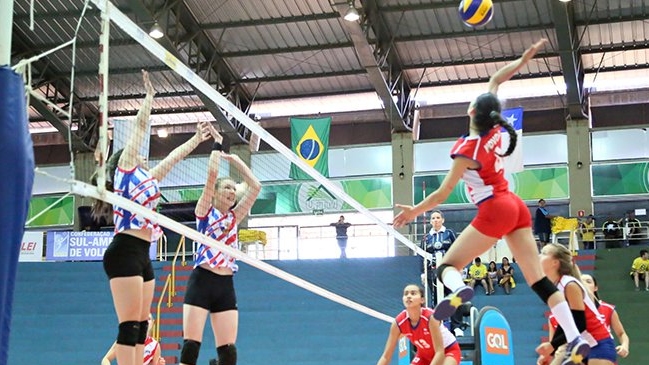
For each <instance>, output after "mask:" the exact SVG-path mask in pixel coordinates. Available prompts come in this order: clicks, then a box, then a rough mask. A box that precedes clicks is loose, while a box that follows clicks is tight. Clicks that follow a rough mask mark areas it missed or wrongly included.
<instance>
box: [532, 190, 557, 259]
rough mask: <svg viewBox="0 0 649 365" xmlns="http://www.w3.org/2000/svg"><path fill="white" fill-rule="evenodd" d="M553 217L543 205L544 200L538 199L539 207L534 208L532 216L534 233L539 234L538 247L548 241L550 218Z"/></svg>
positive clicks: (550, 227) (550, 228) (550, 230)
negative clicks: (534, 211) (534, 212)
mask: <svg viewBox="0 0 649 365" xmlns="http://www.w3.org/2000/svg"><path fill="white" fill-rule="evenodd" d="M552 218H554V216H553V215H550V213H549V212H548V209H547V208H546V207H545V200H544V199H540V200H539V207H538V208H536V216H535V217H534V233H536V235H537V236H539V243H540V247H543V246H544V245H546V244H547V243H550V233H551V232H552V226H551V224H550V223H551V221H550V220H551V219H552Z"/></svg>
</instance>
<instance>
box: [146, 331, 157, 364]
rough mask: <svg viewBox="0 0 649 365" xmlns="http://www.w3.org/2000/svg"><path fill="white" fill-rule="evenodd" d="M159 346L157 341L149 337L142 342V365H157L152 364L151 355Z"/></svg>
mask: <svg viewBox="0 0 649 365" xmlns="http://www.w3.org/2000/svg"><path fill="white" fill-rule="evenodd" d="M158 346H160V344H159V343H158V341H156V340H155V339H153V337H151V336H149V337H147V338H146V340H144V360H143V361H142V365H157V364H153V363H152V361H153V355H154V354H155V351H156V349H157V348H158Z"/></svg>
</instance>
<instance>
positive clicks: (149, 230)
mask: <svg viewBox="0 0 649 365" xmlns="http://www.w3.org/2000/svg"><path fill="white" fill-rule="evenodd" d="M142 78H143V80H144V86H145V88H146V91H147V94H146V97H145V98H144V102H143V104H142V107H141V108H140V111H139V112H138V115H137V119H136V121H135V122H134V124H133V126H132V130H131V131H130V137H129V139H128V141H127V142H126V146H125V147H124V149H123V150H119V151H117V152H115V153H114V154H113V155H112V156H111V158H110V159H109V160H108V161H107V163H106V175H107V176H106V190H109V191H114V192H115V193H116V194H118V195H121V196H122V197H124V198H126V199H129V200H131V201H132V202H134V203H137V204H139V205H141V206H143V207H145V208H148V209H151V210H154V209H155V208H156V206H157V205H158V200H159V198H160V187H159V185H158V182H159V181H160V180H162V179H163V178H164V177H165V176H166V175H167V174H168V173H169V171H171V168H172V167H173V166H174V165H175V164H176V163H177V162H179V161H180V160H182V159H183V158H185V156H187V155H188V154H189V153H190V152H191V151H193V150H194V149H195V148H196V147H198V145H199V144H200V143H201V142H203V141H204V140H207V139H209V137H210V134H209V130H208V129H207V125H208V123H199V124H198V128H197V130H196V134H194V136H193V137H192V138H191V139H189V140H188V141H187V142H185V143H183V144H182V145H180V146H179V147H177V148H176V149H174V150H173V151H172V152H171V153H170V154H169V155H168V156H167V157H165V159H163V160H162V161H161V162H160V163H159V164H157V165H156V166H155V167H153V168H152V169H149V168H148V166H147V165H146V163H145V161H144V158H143V157H142V156H140V155H139V151H140V147H141V146H142V143H143V142H144V140H145V138H144V137H145V134H146V133H147V132H146V131H147V130H148V129H147V127H148V126H149V116H150V115H151V103H152V101H153V96H154V95H155V90H154V89H153V86H152V85H151V81H150V80H149V74H148V73H147V72H146V71H142ZM95 178H96V177H93V180H94V179H95ZM94 182H95V183H96V181H94ZM113 209H114V210H113ZM92 214H93V217H94V218H95V219H97V220H98V218H101V217H110V214H112V216H113V220H114V222H115V236H114V237H113V240H112V242H111V243H110V245H109V246H108V248H107V249H106V252H105V253H104V258H103V263H104V271H105V272H106V275H107V276H108V279H109V283H110V291H111V294H112V296H113V304H114V306H115V312H116V313H117V320H118V321H119V327H118V333H117V345H116V346H115V353H116V356H117V363H118V364H119V365H135V364H141V363H142V358H143V352H144V342H145V340H146V333H147V328H148V322H147V318H148V317H149V311H150V310H151V301H152V300H153V289H154V279H155V277H154V274H153V267H152V266H151V260H150V259H149V247H150V246H151V242H152V241H156V240H157V239H158V238H159V237H160V236H161V234H162V230H161V229H160V227H159V226H158V225H157V224H156V223H154V222H151V221H150V220H148V219H146V218H144V217H142V216H140V215H138V214H136V213H132V212H130V211H128V210H126V209H124V208H121V207H118V206H115V207H113V206H111V205H110V204H108V203H106V202H103V201H99V200H98V201H95V203H94V204H93V207H92Z"/></svg>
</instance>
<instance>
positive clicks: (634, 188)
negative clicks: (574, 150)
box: [592, 162, 649, 196]
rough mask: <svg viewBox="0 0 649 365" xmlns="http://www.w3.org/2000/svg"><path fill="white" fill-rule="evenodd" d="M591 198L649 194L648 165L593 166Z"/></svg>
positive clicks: (636, 163)
mask: <svg viewBox="0 0 649 365" xmlns="http://www.w3.org/2000/svg"><path fill="white" fill-rule="evenodd" d="M592 168H593V169H592V172H593V196H607V195H627V194H646V193H649V163H647V162H635V163H622V164H620V163H617V164H610V165H593V166H592Z"/></svg>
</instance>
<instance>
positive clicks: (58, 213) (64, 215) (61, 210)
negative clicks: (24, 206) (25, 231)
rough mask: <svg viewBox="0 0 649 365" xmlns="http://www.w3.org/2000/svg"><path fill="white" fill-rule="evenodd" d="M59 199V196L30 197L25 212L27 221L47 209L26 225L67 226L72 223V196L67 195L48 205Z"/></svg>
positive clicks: (31, 226)
mask: <svg viewBox="0 0 649 365" xmlns="http://www.w3.org/2000/svg"><path fill="white" fill-rule="evenodd" d="M59 199H61V196H35V197H32V199H31V200H30V202H29V212H28V214H27V221H28V222H29V221H30V220H31V219H32V218H33V217H35V216H37V215H38V214H40V213H41V212H42V211H43V210H45V209H48V210H47V212H45V213H43V214H41V215H40V216H39V217H38V218H36V219H35V220H34V221H32V222H31V223H30V224H29V225H27V226H26V227H29V228H35V227H49V226H69V225H72V224H74V197H73V196H67V197H65V198H63V200H61V201H60V202H58V203H56V204H54V205H53V206H51V207H50V205H52V204H53V203H55V202H56V201H57V200H59Z"/></svg>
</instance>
